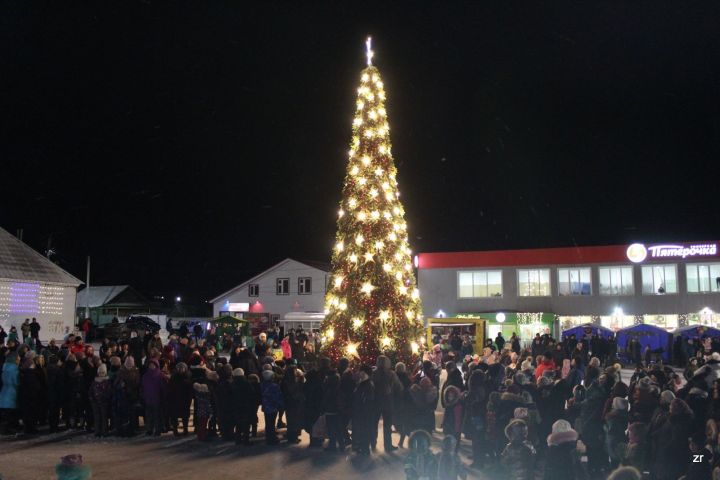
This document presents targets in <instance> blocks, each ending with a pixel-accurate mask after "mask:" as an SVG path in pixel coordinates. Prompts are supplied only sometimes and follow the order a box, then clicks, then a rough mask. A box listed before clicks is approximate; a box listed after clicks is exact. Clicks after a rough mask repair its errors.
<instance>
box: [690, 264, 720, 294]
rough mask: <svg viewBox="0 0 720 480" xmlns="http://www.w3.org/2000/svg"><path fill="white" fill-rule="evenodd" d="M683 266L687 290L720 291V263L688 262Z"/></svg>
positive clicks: (701, 291)
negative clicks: (685, 273)
mask: <svg viewBox="0 0 720 480" xmlns="http://www.w3.org/2000/svg"><path fill="white" fill-rule="evenodd" d="M685 268H686V272H687V289H688V292H690V293H708V292H720V263H689V264H687V265H686V266H685Z"/></svg>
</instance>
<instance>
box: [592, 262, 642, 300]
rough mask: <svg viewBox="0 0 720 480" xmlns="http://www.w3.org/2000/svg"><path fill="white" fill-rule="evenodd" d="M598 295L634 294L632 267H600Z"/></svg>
mask: <svg viewBox="0 0 720 480" xmlns="http://www.w3.org/2000/svg"><path fill="white" fill-rule="evenodd" d="M598 273H599V274H600V288H599V291H600V295H634V294H635V289H634V288H633V269H632V267H600V268H598Z"/></svg>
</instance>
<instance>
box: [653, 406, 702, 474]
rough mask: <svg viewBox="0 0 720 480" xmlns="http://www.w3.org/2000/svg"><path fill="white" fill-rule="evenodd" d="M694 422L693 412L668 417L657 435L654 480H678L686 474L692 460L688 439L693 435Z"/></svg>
mask: <svg viewBox="0 0 720 480" xmlns="http://www.w3.org/2000/svg"><path fill="white" fill-rule="evenodd" d="M693 420H694V419H693V414H692V413H691V412H684V413H678V414H673V413H671V414H670V415H669V416H668V420H667V422H665V424H664V425H663V426H662V427H661V428H660V431H659V432H658V434H657V450H656V451H654V452H653V453H654V454H655V461H654V462H652V463H651V464H652V465H653V466H654V467H655V468H656V472H655V474H656V475H655V476H654V477H653V478H657V479H663V480H665V479H667V480H671V479H672V480H676V479H677V478H678V477H679V476H680V475H682V474H683V473H684V472H685V469H686V468H687V463H688V458H691V457H690V448H689V446H688V437H689V436H690V435H691V434H692V426H693Z"/></svg>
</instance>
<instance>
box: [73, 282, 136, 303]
mask: <svg viewBox="0 0 720 480" xmlns="http://www.w3.org/2000/svg"><path fill="white" fill-rule="evenodd" d="M123 293H128V294H130V295H129V297H130V299H131V300H138V301H127V299H118V297H120V296H121V295H122V294H123ZM88 295H89V296H90V305H89V307H90V308H95V307H102V306H104V305H114V306H123V305H126V306H134V305H137V306H139V305H145V304H147V301H146V300H144V298H143V297H142V295H140V294H139V293H138V292H137V291H135V289H134V288H132V287H131V286H130V285H107V286H97V287H89V288H84V289H82V290H80V291H79V292H78V294H77V306H78V307H85V306H86V305H87V301H88ZM116 299H118V300H119V301H114V300H116Z"/></svg>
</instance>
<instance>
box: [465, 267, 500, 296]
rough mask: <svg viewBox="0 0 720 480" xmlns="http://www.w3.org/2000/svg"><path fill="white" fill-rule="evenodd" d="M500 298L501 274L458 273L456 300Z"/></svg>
mask: <svg viewBox="0 0 720 480" xmlns="http://www.w3.org/2000/svg"><path fill="white" fill-rule="evenodd" d="M487 297H502V272H501V271H500V270H483V271H479V272H458V298H487Z"/></svg>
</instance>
